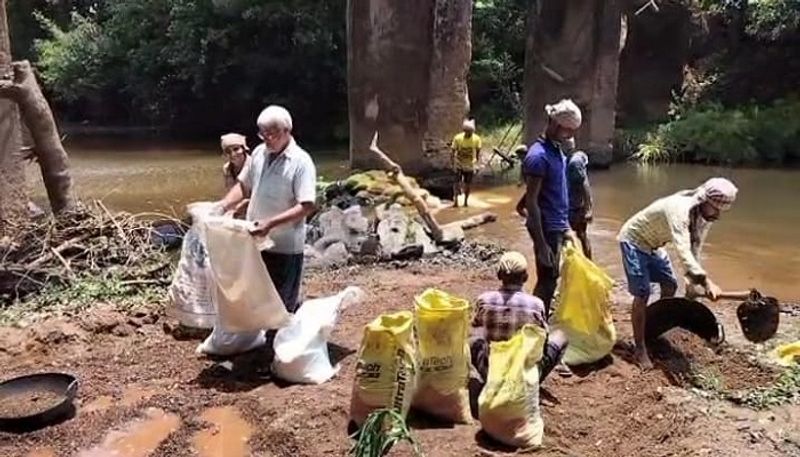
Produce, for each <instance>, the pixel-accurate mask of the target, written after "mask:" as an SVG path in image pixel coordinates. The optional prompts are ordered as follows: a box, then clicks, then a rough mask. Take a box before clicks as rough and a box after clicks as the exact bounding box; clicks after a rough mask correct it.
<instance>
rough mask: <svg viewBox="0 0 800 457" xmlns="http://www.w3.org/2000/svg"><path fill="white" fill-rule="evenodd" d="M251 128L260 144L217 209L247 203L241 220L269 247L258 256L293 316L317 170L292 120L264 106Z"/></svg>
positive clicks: (279, 110) (282, 110)
mask: <svg viewBox="0 0 800 457" xmlns="http://www.w3.org/2000/svg"><path fill="white" fill-rule="evenodd" d="M256 123H257V125H258V130H259V138H261V139H262V140H263V143H262V144H260V145H259V146H258V147H256V148H255V150H254V151H253V154H252V156H251V158H250V160H249V161H247V163H246V164H245V166H244V168H243V169H242V171H241V172H240V173H239V176H238V178H237V183H236V185H234V186H233V187H232V188H231V190H230V191H229V192H228V194H227V195H226V196H225V198H223V199H222V200H221V201H220V202H219V204H220V205H221V206H222V208H223V210H225V211H227V210H230V209H232V208H235V207H236V205H237V203H239V202H240V201H241V200H242V199H244V198H248V197H249V198H250V203H249V204H248V206H247V220H250V221H253V222H254V223H255V227H254V229H253V230H252V234H253V235H255V236H264V235H269V236H270V238H271V239H272V240H273V241H274V242H275V245H274V246H273V247H272V248H270V249H268V250H266V251H263V252H262V253H261V256H262V258H263V260H264V264H265V265H266V266H267V271H269V275H270V278H271V279H272V282H273V283H274V284H275V288H276V289H277V291H278V293H279V294H280V296H281V298H282V299H283V302H284V305H285V306H286V309H287V310H288V311H289V312H294V311H296V310H297V307H298V305H299V294H300V283H301V280H302V273H303V248H304V246H305V238H306V237H305V219H306V216H308V215H309V214H311V213H312V212H313V211H314V204H315V201H316V181H317V170H316V167H315V166H314V162H313V161H312V160H311V157H310V156H309V155H308V153H307V152H306V151H305V150H303V148H301V147H300V146H298V145H297V143H296V142H295V140H294V138H293V137H292V117H291V115H290V114H289V112H288V111H287V110H286V109H285V108H282V107H280V106H275V105H273V106H268V107H267V108H266V109H264V111H262V112H261V114H260V115H259V116H258V120H257V121H256Z"/></svg>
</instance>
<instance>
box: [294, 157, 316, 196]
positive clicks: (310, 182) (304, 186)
mask: <svg viewBox="0 0 800 457" xmlns="http://www.w3.org/2000/svg"><path fill="white" fill-rule="evenodd" d="M293 185H294V197H295V199H296V200H297V202H298V203H313V202H315V201H317V168H316V167H315V166H314V162H312V161H311V159H308V160H304V161H303V164H302V166H300V167H298V169H297V174H296V175H295V177H294V183H293Z"/></svg>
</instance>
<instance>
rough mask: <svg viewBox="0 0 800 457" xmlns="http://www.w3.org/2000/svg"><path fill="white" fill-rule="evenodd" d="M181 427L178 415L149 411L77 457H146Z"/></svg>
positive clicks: (154, 410)
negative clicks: (143, 416)
mask: <svg viewBox="0 0 800 457" xmlns="http://www.w3.org/2000/svg"><path fill="white" fill-rule="evenodd" d="M180 425H181V420H180V418H179V417H178V416H177V415H175V414H171V413H167V412H164V411H162V410H160V409H156V408H150V409H148V410H147V411H146V413H145V418H143V419H136V420H134V421H133V422H130V423H128V425H126V426H125V427H124V428H123V429H122V430H120V431H112V432H109V433H108V435H106V437H105V439H104V440H103V443H102V444H101V445H99V446H97V447H94V448H92V449H90V450H88V451H83V452H81V453H80V454H78V457H147V456H149V455H150V454H151V453H152V452H153V451H155V450H156V448H157V447H158V446H159V445H160V444H161V443H162V442H163V441H164V440H166V439H167V437H168V436H169V435H170V434H171V433H172V432H174V431H175V430H177V429H178V427H179V426H180ZM220 455H221V454H220Z"/></svg>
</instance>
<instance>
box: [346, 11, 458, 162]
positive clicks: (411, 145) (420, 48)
mask: <svg viewBox="0 0 800 457" xmlns="http://www.w3.org/2000/svg"><path fill="white" fill-rule="evenodd" d="M471 13H472V0H403V1H397V0H348V2H347V95H348V105H349V106H348V112H349V120H350V165H351V167H353V168H360V169H369V168H373V167H380V166H381V163H380V161H379V160H378V159H377V157H376V156H375V155H374V154H372V153H371V152H370V150H369V142H370V139H371V138H372V134H373V132H375V131H376V130H377V131H378V132H380V136H381V142H382V143H383V145H384V146H385V147H386V148H387V149H389V150H391V151H392V154H393V160H394V161H396V162H397V163H399V164H400V165H401V166H402V167H403V170H404V171H405V172H406V173H408V174H409V175H413V176H420V175H425V174H427V173H429V172H431V171H432V170H436V169H441V168H445V167H447V166H449V163H450V160H449V158H450V151H449V148H448V147H447V144H448V142H449V140H450V139H451V138H452V136H453V135H454V134H455V133H457V132H458V131H459V129H460V126H461V121H462V120H463V117H464V115H465V114H466V110H467V104H468V102H467V100H468V96H467V84H466V83H467V72H468V70H469V65H470V60H471V54H472V44H471V30H472V25H471V24H472V14H471Z"/></svg>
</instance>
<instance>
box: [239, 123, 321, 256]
mask: <svg viewBox="0 0 800 457" xmlns="http://www.w3.org/2000/svg"><path fill="white" fill-rule="evenodd" d="M270 154H273V153H272V152H269V151H267V148H266V146H265V145H264V144H263V143H262V144H260V145H259V146H258V147H256V149H255V150H254V151H253V154H252V155H251V156H250V159H249V160H248V161H247V163H245V165H244V168H243V169H242V171H241V173H239V182H241V183H242V185H243V186H244V190H245V194H249V195H250V203H249V204H248V206H247V220H250V221H257V220H263V219H268V218H270V217H274V216H276V215H278V214H280V213H282V212H284V211H286V210H288V209H289V208H291V207H293V206H295V205H297V204H298V203H306V202H312V203H313V202H315V201H316V198H317V189H316V186H317V169H316V167H315V166H314V161H313V160H311V156H309V155H308V153H307V152H306V151H304V150H303V148H301V147H300V146H298V145H297V143H295V141H294V138H292V139H291V140H290V141H289V144H288V145H287V146H286V149H284V151H283V152H282V153H280V154H279V156H278V157H276V158H275V159H274V160H273V161H272V163H270V162H269V160H268V158H269V155H270ZM269 236H270V238H272V240H273V241H274V242H275V246H274V247H272V248H270V249H269V252H274V253H279V254H301V253H302V252H303V247H304V246H305V241H306V229H305V220H301V221H298V222H296V223H290V224H283V225H280V226H278V227H275V228H273V229H272V230H271V231H270V233H269Z"/></svg>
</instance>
